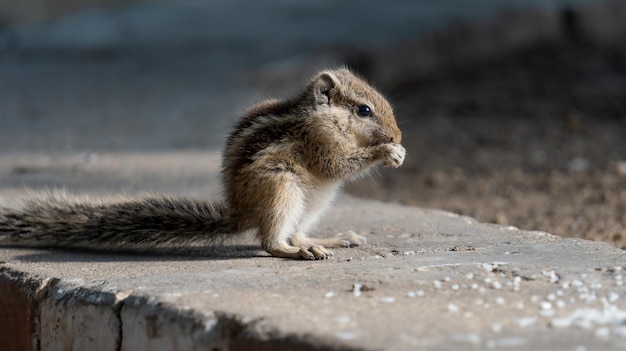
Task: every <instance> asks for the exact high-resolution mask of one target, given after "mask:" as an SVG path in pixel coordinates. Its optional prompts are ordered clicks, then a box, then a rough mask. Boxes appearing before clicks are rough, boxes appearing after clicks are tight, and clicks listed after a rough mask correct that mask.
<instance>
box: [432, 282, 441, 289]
mask: <svg viewBox="0 0 626 351" xmlns="http://www.w3.org/2000/svg"><path fill="white" fill-rule="evenodd" d="M433 286H434V287H435V289H441V282H440V281H439V280H435V281H434V282H433Z"/></svg>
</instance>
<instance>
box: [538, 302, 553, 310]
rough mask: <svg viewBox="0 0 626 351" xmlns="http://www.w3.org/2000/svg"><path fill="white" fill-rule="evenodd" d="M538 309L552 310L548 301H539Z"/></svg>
mask: <svg viewBox="0 0 626 351" xmlns="http://www.w3.org/2000/svg"><path fill="white" fill-rule="evenodd" d="M539 307H541V309H542V310H549V309H551V308H552V304H551V303H550V302H548V301H541V303H539Z"/></svg>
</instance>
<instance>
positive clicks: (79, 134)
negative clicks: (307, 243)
mask: <svg viewBox="0 0 626 351" xmlns="http://www.w3.org/2000/svg"><path fill="white" fill-rule="evenodd" d="M340 64H346V65H348V66H350V67H352V68H353V69H354V70H355V71H357V72H358V73H360V74H361V75H362V76H364V77H366V78H367V79H368V80H369V81H370V82H371V83H373V84H374V85H375V86H377V87H378V88H379V89H380V90H381V91H383V92H384V93H385V95H387V97H388V98H389V99H390V100H391V102H392V103H393V104H394V105H395V106H396V112H397V113H396V114H397V118H398V121H399V123H400V127H401V129H402V130H403V133H404V141H403V144H405V146H406V148H407V150H408V156H407V160H406V163H405V165H404V166H403V167H401V168H400V169H398V170H393V171H389V172H388V171H386V170H383V171H381V172H380V174H378V175H376V176H374V177H373V178H371V179H368V180H365V181H363V182H359V183H355V184H351V185H349V186H348V187H347V189H346V190H347V191H348V192H349V193H351V194H353V195H357V196H363V197H369V198H375V199H380V200H385V201H394V202H400V203H404V204H407V205H416V206H424V207H434V208H441V209H445V210H450V211H454V212H457V213H461V214H467V215H471V216H474V217H477V218H478V219H479V220H481V221H488V222H495V223H499V224H508V225H514V226H517V227H521V228H524V229H532V230H544V231H548V232H551V233H553V234H558V235H562V236H575V237H582V238H587V239H592V240H602V241H605V242H607V243H610V244H612V245H616V246H618V247H621V248H623V249H626V228H625V226H626V143H625V142H624V139H625V138H626V2H625V1H623V0H614V1H610V0H587V1H583V0H578V1H577V0H533V1H530V0H473V1H467V0H439V1H435V0H391V1H385V2H384V3H383V2H380V1H373V0H366V1H356V0H344V1H329V0H321V1H308V0H307V1H297V2H295V1H294V2H291V1H284V0H267V1H263V2H256V1H245V0H239V1H224V0H215V1H199V0H194V1H191V0H178V1H173V0H172V1H163V0H160V1H157V0H82V1H79V0H0V151H1V152H0V195H1V194H5V195H4V196H5V198H6V196H7V195H6V194H9V193H11V192H20V191H23V190H24V189H26V188H28V189H35V190H37V189H47V188H53V187H63V188H67V189H69V190H77V191H84V190H85V189H87V190H89V189H97V188H101V189H103V190H107V191H108V192H110V191H111V190H113V191H116V190H120V191H125V192H136V191H154V190H159V189H160V187H161V186H162V184H164V183H163V182H165V180H164V179H166V178H167V181H168V182H170V183H171V184H170V183H168V184H170V185H171V187H170V188H168V189H169V191H171V190H172V189H174V191H177V192H181V193H193V194H195V193H197V192H198V191H200V192H205V191H206V192H210V191H208V189H207V188H206V187H205V186H204V184H205V182H206V181H205V180H204V179H203V177H202V172H203V171H207V170H208V169H213V170H215V168H217V167H219V160H218V159H216V158H215V157H208V158H207V156H206V155H205V153H206V152H210V151H217V150H220V148H221V147H222V144H223V142H224V139H225V135H226V133H227V132H228V130H229V128H230V127H231V126H232V125H233V124H234V123H235V121H236V120H237V118H238V116H240V115H241V114H242V113H243V111H245V108H246V107H247V106H249V105H250V104H251V103H253V102H255V101H258V100H259V99H263V98H266V97H275V96H288V95H289V94H292V93H293V92H295V91H297V89H299V88H300V87H301V85H302V83H303V82H304V81H305V80H306V79H308V77H309V75H310V74H312V73H313V72H315V71H316V70H318V69H320V68H324V67H328V66H336V65H340ZM111 155H113V156H111ZM111 157H113V158H115V157H117V158H116V160H118V161H116V162H117V163H115V162H112V161H111V162H112V163H108V162H109V161H107V160H110V159H111ZM119 160H122V161H119ZM181 160H183V161H181ZM184 160H187V161H184ZM194 160H196V161H194ZM113 164H115V166H112V165H113ZM189 164H192V165H193V164H198V166H193V167H192V166H189ZM184 165H186V166H184ZM202 165H204V166H202ZM116 167H117V168H116ZM181 167H182V168H184V167H187V168H185V170H177V169H179V168H181ZM203 167H208V168H203ZM211 167H213V168H211ZM141 172H143V173H141ZM139 173H141V174H143V176H142V177H139V178H138V176H137V174H139ZM163 174H165V175H163ZM168 175H170V177H168ZM171 175H174V176H171ZM137 179H140V180H137ZM154 179H156V181H154ZM174 183H175V184H183V185H172V184H174ZM102 184H106V186H104V185H102ZM177 186H178V187H177ZM105 188H106V189H105ZM0 197H1V196H0ZM4 201H8V200H4Z"/></svg>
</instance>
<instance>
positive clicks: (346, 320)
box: [335, 316, 351, 324]
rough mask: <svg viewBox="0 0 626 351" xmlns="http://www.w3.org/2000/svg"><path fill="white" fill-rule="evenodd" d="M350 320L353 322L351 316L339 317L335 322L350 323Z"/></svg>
mask: <svg viewBox="0 0 626 351" xmlns="http://www.w3.org/2000/svg"><path fill="white" fill-rule="evenodd" d="M350 320H351V319H350V316H339V317H337V318H335V321H336V322H337V323H340V324H347V323H350Z"/></svg>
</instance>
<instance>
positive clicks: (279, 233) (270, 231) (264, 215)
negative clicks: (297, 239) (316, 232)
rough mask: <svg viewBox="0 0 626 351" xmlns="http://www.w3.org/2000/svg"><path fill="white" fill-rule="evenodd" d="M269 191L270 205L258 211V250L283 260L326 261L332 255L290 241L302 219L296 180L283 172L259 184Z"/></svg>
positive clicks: (322, 250) (299, 191) (313, 246)
mask: <svg viewBox="0 0 626 351" xmlns="http://www.w3.org/2000/svg"><path fill="white" fill-rule="evenodd" d="M259 183H260V184H261V185H262V186H265V187H267V189H271V191H268V192H267V193H266V194H271V198H270V199H269V200H270V201H269V202H270V203H268V204H264V206H263V209H260V210H259V213H258V215H259V232H258V235H259V237H260V238H261V246H262V247H263V249H264V250H265V251H267V252H269V253H270V254H271V255H272V256H275V257H284V258H304V259H326V258H330V257H331V256H332V253H331V252H330V251H328V250H326V249H325V248H324V247H322V246H320V245H306V244H305V245H299V244H297V243H294V242H293V241H289V238H290V237H292V236H294V235H295V232H296V228H297V227H298V224H299V222H300V221H301V220H302V218H303V217H304V211H305V198H304V196H305V195H304V193H303V191H302V189H301V188H300V184H298V180H297V179H294V175H293V174H291V173H289V172H285V173H283V174H280V175H278V176H273V177H272V178H271V179H268V178H265V179H263V180H261V182H259Z"/></svg>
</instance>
